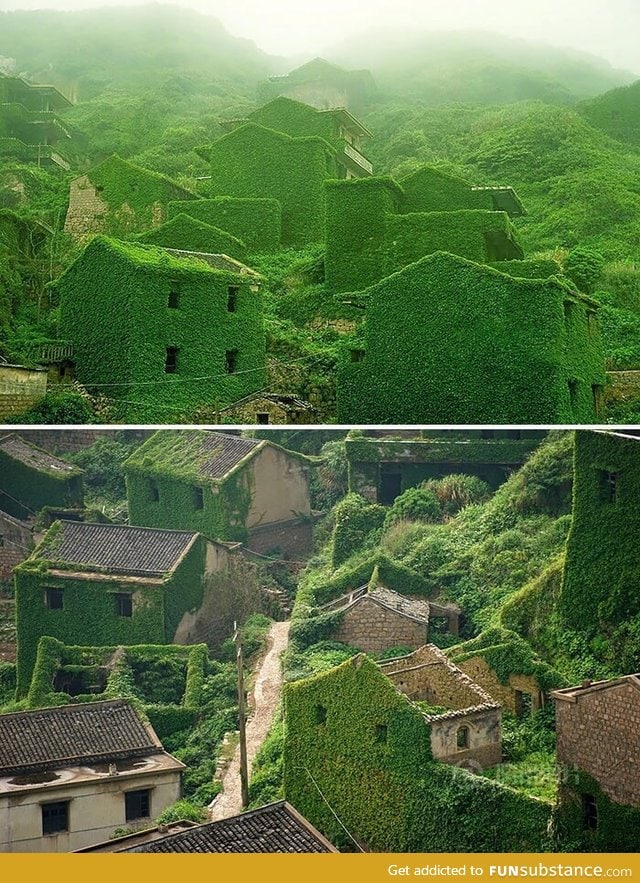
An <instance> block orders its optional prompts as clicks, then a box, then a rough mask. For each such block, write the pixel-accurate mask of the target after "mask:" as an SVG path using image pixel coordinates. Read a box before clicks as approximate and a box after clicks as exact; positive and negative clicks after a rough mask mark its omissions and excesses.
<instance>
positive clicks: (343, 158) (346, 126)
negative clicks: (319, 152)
mask: <svg viewBox="0 0 640 883" xmlns="http://www.w3.org/2000/svg"><path fill="white" fill-rule="evenodd" d="M246 123H255V124H257V125H258V126H264V127H265V128H267V129H274V130H275V131H276V132H284V133H285V134H287V135H291V136H292V137H294V138H306V137H309V136H314V135H315V136H317V137H319V138H324V140H325V141H328V142H329V144H331V146H332V147H333V148H334V149H335V151H336V158H335V159H336V166H337V177H338V178H343V179H346V180H350V179H352V178H366V177H368V176H370V175H371V174H372V172H373V166H372V165H371V162H370V160H368V159H367V157H366V156H365V155H364V154H363V153H362V145H363V142H364V141H365V140H366V139H368V138H371V137H372V133H371V132H370V131H369V129H368V128H367V127H366V126H365V125H364V124H363V123H361V122H360V120H358V119H356V117H354V116H353V114H352V113H350V112H349V111H348V110H347V109H346V108H345V107H333V108H330V109H327V110H318V109H316V108H315V107H311V106H310V105H308V104H303V103H302V102H300V101H293V100H292V99H291V98H285V97H279V98H274V99H273V101H270V102H268V104H265V105H264V106H263V107H260V108H258V109H257V110H254V111H253V112H252V113H250V114H249V115H248V117H247V118H246V119H244V120H227V121H226V122H223V123H222V127H223V128H224V129H227V130H228V131H233V130H234V129H236V128H238V126H240V125H244V124H246Z"/></svg>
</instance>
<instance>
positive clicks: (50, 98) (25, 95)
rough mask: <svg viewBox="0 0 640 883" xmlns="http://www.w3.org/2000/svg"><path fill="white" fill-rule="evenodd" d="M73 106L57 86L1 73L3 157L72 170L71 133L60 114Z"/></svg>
mask: <svg viewBox="0 0 640 883" xmlns="http://www.w3.org/2000/svg"><path fill="white" fill-rule="evenodd" d="M71 106H72V103H71V101H69V99H68V98H67V97H66V96H65V95H63V94H62V92H60V90H59V89H56V88H55V86H47V85H43V84H40V83H30V82H29V81H28V80H25V79H24V78H23V77H15V76H7V75H6V74H3V73H0V156H2V157H7V158H8V159H10V160H19V161H20V162H26V163H29V162H33V163H37V164H38V166H52V167H53V168H61V169H64V170H65V171H68V170H69V168H70V166H69V163H68V161H67V159H66V158H65V156H64V153H65V149H64V145H65V144H66V143H68V142H69V141H70V140H71V132H70V130H69V129H68V128H67V126H65V124H64V121H63V119H62V118H61V116H60V114H61V112H63V111H64V110H66V109H67V108H69V107H71Z"/></svg>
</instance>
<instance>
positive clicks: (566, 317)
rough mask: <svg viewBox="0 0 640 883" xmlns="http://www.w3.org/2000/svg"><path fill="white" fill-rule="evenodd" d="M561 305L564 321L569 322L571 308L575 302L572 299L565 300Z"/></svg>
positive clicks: (571, 314) (571, 313) (571, 312)
mask: <svg viewBox="0 0 640 883" xmlns="http://www.w3.org/2000/svg"><path fill="white" fill-rule="evenodd" d="M563 307H564V321H565V322H570V321H571V317H572V316H573V309H574V307H575V304H574V303H573V301H570V300H566V301H565V302H564V304H563Z"/></svg>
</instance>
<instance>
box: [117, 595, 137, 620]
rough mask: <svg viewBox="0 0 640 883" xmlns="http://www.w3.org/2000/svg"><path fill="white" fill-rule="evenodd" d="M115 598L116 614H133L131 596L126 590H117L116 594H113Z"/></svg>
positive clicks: (125, 615)
mask: <svg viewBox="0 0 640 883" xmlns="http://www.w3.org/2000/svg"><path fill="white" fill-rule="evenodd" d="M114 598H115V599H116V613H117V614H118V616H124V617H127V618H129V617H131V616H133V598H132V597H131V595H130V594H128V592H118V594H116V595H114Z"/></svg>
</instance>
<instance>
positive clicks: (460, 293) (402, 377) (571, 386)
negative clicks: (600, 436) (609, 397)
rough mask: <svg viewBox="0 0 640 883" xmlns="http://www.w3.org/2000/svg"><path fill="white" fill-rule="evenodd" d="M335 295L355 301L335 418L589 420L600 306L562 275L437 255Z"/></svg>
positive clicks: (600, 371)
mask: <svg viewBox="0 0 640 883" xmlns="http://www.w3.org/2000/svg"><path fill="white" fill-rule="evenodd" d="M338 297H341V298H342V299H344V300H345V301H347V302H348V303H349V304H350V305H351V307H352V308H353V307H355V308H360V309H361V310H364V318H363V320H362V322H363V324H362V326H361V327H360V328H359V329H358V330H357V331H356V332H354V333H353V334H350V335H345V336H344V338H343V344H342V351H341V354H340V357H339V362H338V372H337V380H336V386H337V416H338V422H352V423H363V424H377V423H397V424H415V423H424V424H430V423H435V424H439V423H440V424H447V423H459V424H497V423H503V424H513V423H515V424H518V423H532V424H549V423H560V424H562V423H571V424H573V423H593V422H597V419H598V415H599V414H600V413H601V402H602V390H603V388H604V384H605V379H606V375H605V365H604V357H603V352H602V343H601V340H600V336H599V332H598V327H597V308H598V305H597V304H596V303H595V301H592V300H591V299H590V298H588V297H586V296H583V295H582V294H580V293H579V292H577V291H575V290H573V289H571V288H570V287H569V286H567V285H566V284H565V283H563V282H562V281H560V280H559V279H556V278H554V277H550V278H548V279H524V278H514V277H513V276H510V275H508V274H506V273H502V272H499V271H497V270H495V269H492V268H489V267H487V266H482V265H480V264H478V263H474V262H471V261H468V260H465V259H463V258H460V257H456V256H454V255H452V254H449V253H444V252H438V253H436V254H433V255H429V256H427V257H425V258H422V260H419V261H417V262H416V263H414V264H410V265H409V266H407V267H405V269H404V270H402V271H400V272H398V273H394V274H393V275H392V276H388V277H387V278H386V279H383V280H382V281H381V282H378V283H377V284H375V285H372V286H371V287H369V288H368V289H366V290H365V291H364V292H360V293H357V294H352V295H340V296H338ZM452 316H457V317H459V318H460V320H459V321H455V322H454V321H452Z"/></svg>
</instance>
